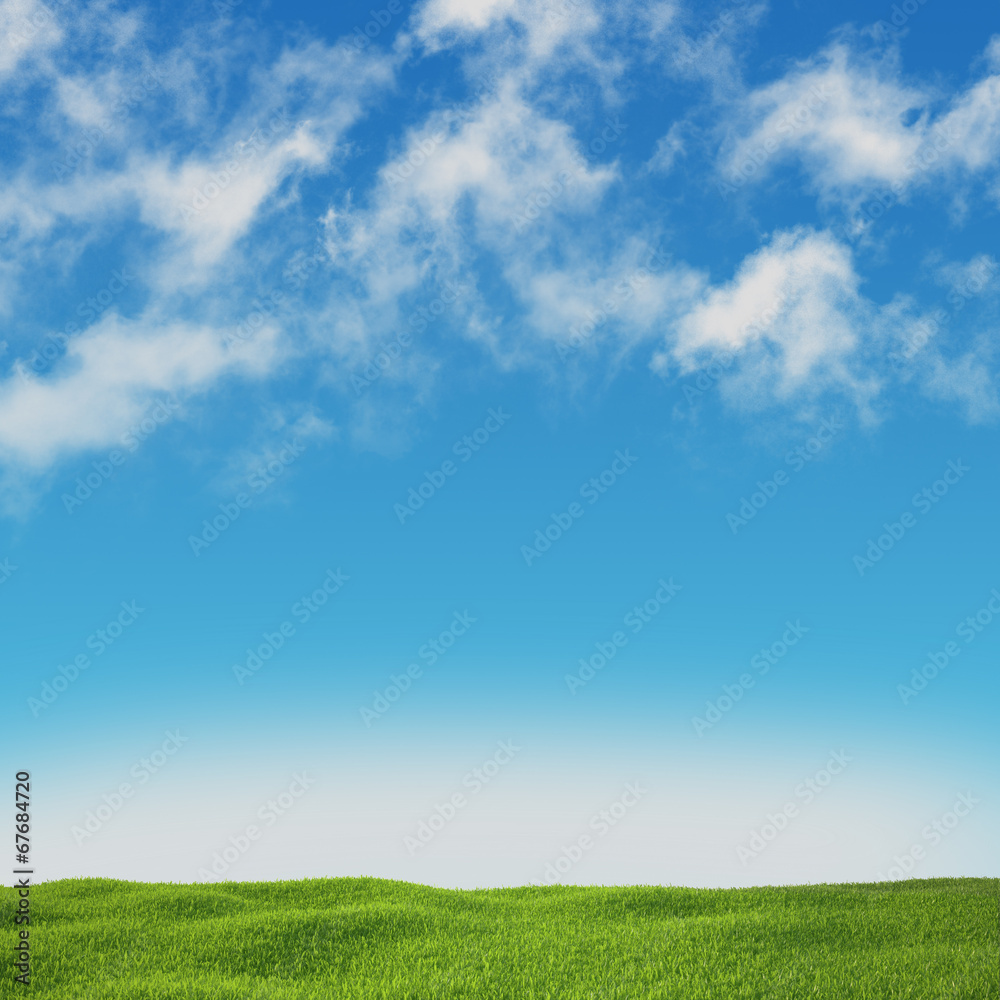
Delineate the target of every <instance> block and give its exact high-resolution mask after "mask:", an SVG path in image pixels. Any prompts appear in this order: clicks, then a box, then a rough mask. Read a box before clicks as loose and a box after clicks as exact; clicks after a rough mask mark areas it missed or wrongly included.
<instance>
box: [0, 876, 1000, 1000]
mask: <svg viewBox="0 0 1000 1000" xmlns="http://www.w3.org/2000/svg"><path fill="white" fill-rule="evenodd" d="M2 892H3V904H4V912H5V919H4V922H3V931H2V935H0V936H2V939H3V950H4V955H5V956H6V958H5V969H4V978H3V985H2V986H0V995H2V996H4V997H6V996H21V997H24V996H28V995H30V996H31V997H33V998H36V1000H43V998H44V1000H49V998H51V1000H76V998H81V1000H82V998H86V1000H125V998H128V1000H182V998H183V1000H307V998H308V1000H334V998H342V1000H431V998H438V997H441V998H475V1000H639V998H647V997H648V998H658V1000H659V998H662V1000H667V998H671V1000H709V998H711V1000H799V998H806V997H809V998H829V1000H903V998H905V1000H990V998H996V997H998V996H1000V982H998V975H1000V972H998V963H1000V941H998V933H1000V931H998V920H1000V911H998V898H1000V879H988V878H962V879H912V880H909V881H900V882H883V883H877V884H855V883H852V884H841V885H808V886H785V887H769V888H754V889H685V888H675V887H662V886H620V887H576V886H551V887H524V888H511V889H484V890H474V891H468V890H447V889H435V888H430V887H427V886H422V885H415V884H412V883H407V882H394V881H386V880H382V879H370V878H331V879H307V880H302V881H284V882H222V883H217V884H203V885H180V884H170V883H161V884H147V883H139V882H122V881H115V880H111V879H66V880H61V881H56V882H45V883H41V884H39V885H37V886H35V887H33V889H32V893H31V909H32V919H31V949H32V975H33V978H32V984H31V986H30V988H28V989H26V988H24V987H23V986H19V985H16V984H14V983H13V972H12V963H11V959H10V956H11V955H12V953H13V952H12V949H13V945H14V940H15V936H14V935H15V929H14V924H13V919H12V913H13V910H14V907H15V905H16V904H15V897H14V890H13V889H10V888H4V889H3V890H2Z"/></svg>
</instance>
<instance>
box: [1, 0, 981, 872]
mask: <svg viewBox="0 0 1000 1000" xmlns="http://www.w3.org/2000/svg"><path fill="white" fill-rule="evenodd" d="M372 11H374V14H373V13H372ZM366 32H367V33H366ZM998 32H1000V24H998V19H997V16H996V11H995V9H994V8H993V6H992V5H987V4H985V3H967V2H961V3H957V4H950V5H943V4H939V3H938V4H936V3H934V2H933V0H930V2H926V3H925V4H919V3H918V2H917V0H908V2H907V3H906V4H903V5H899V6H896V5H892V4H884V5H881V4H871V3H868V4H858V3H847V4H841V5H838V6H837V7H836V8H835V9H833V8H829V7H824V8H822V9H818V8H808V9H807V8H803V7H800V6H798V5H793V4H787V3H773V4H766V3H757V4H754V3H751V2H745V3H738V4H731V5H721V6H713V7H711V8H706V7H703V6H697V5H685V4H681V3H674V2H660V3H657V2H646V3H634V4H628V5H602V4H593V3H591V2H590V0H566V2H565V3H556V4H553V5H551V6H548V7H546V6H544V5H541V4H533V3H525V2H520V0H477V2H464V3H463V2H458V0H425V2H422V3H417V4H413V5H409V4H403V3H402V2H399V0H393V4H392V6H391V7H390V6H388V5H385V4H382V5H380V6H379V7H376V8H372V7H371V5H370V4H368V5H360V4H341V5H335V6H330V5H313V4H306V3H290V4H284V5H282V6H281V7H280V8H279V9H272V8H271V7H270V6H269V5H266V4H256V3H252V2H251V0H243V2H242V3H238V4H233V5H229V4H226V3H223V2H217V3H216V4H214V5H212V4H200V5H184V7H183V9H182V10H180V11H178V10H177V9H174V8H172V7H170V6H169V5H154V4H150V5H145V6H141V7H140V6H131V7H130V6H124V5H117V4H108V5H103V6H100V7H97V6H93V5H92V6H89V7H85V8H77V7H73V6H71V5H67V4H58V3H51V4H49V5H45V4H42V3H38V2H35V0H18V2H8V0H4V2H3V3H2V4H0V82H2V86H3V89H4V94H5V101H4V103H3V110H2V112H0V113H2V115H3V123H2V128H3V130H4V142H3V144H2V147H0V149H2V151H0V170H2V174H3V176H2V183H0V311H2V315H3V334H2V337H3V340H2V345H0V346H2V354H0V360H2V367H3V371H2V376H0V504H2V516H3V520H2V527H0V531H2V536H0V580H2V582H0V614H2V621H3V632H4V636H5V654H4V659H5V663H6V665H7V670H6V672H7V680H6V685H5V687H6V691H7V706H6V713H5V714H6V724H5V727H4V754H3V758H4V760H5V761H6V762H7V769H8V772H9V776H10V779H11V780H13V773H14V771H16V770H18V769H21V768H26V769H29V770H30V771H31V772H32V775H33V778H34V784H33V799H34V813H33V823H34V826H33V842H34V863H35V866H36V873H37V877H41V878H60V877H66V876H82V875H107V876H113V877H122V878H132V879H143V880H171V881H180V882H191V881H196V880H206V879H212V880H215V879H221V878H237V879H255V878H291V877H302V876H325V875H362V874H363V875H376V876H386V877H393V878H401V879H407V880H410V881H417V882H425V883H431V884H436V885H443V886H482V885H502V884H524V883H527V882H537V881H543V880H545V879H546V877H547V875H548V876H549V877H555V875H553V872H555V873H556V874H557V875H558V877H559V878H560V879H561V880H562V881H564V882H576V883H612V882H633V883H635V882H643V883H673V884H687V885H744V884H767V883H788V882H822V881H848V880H851V881H873V880H875V879H880V878H892V877H899V876H901V875H903V874H912V875H915V876H918V877H930V876H935V875H996V874H997V871H996V861H995V850H991V848H994V847H995V832H996V828H997V821H998V819H1000V808H998V804H997V803H998V795H1000V785H998V781H997V776H996V767H995V762H996V754H997V749H998V739H997V736H996V725H995V714H996V702H997V695H998V694H1000V682H998V680H997V672H996V663H997V656H998V653H1000V624H994V623H993V622H994V618H995V613H996V612H1000V568H998V565H1000V564H998V561H997V558H996V555H997V541H998V527H997V517H996V497H997V494H998V490H1000V473H998V471H997V466H996V454H997V436H996V431H997V418H998V416H1000V399H998V395H997V390H998V358H997V346H996V330H997V318H998V296H997V291H998V289H1000V264H998V262H997V259H996V250H997V239H996V233H997V212H998V207H1000V34H998ZM616 456H617V457H616ZM621 456H626V457H627V461H624V462H623V460H622V457H621ZM449 463H450V464H449ZM608 470H614V471H608ZM602 474H603V476H604V478H603V481H602V479H601V477H602ZM591 480H596V482H595V484H594V485H588V484H589V483H590V482H591ZM422 484H423V487H422ZM421 487H422V490H423V493H424V497H423V498H420V492H421ZM598 487H599V488H598ZM414 497H417V498H420V499H422V500H423V502H422V504H421V503H420V502H419V500H414V499H413V498H414ZM408 503H409V504H410V506H409V507H407V506H406V505H407V504H408ZM574 505H575V506H574ZM748 514H752V516H748ZM234 515H238V516H234ZM214 521H217V523H216V524H215V525H214V526H213V522H214ZM547 529H548V531H549V535H550V538H549V539H548V541H549V545H548V547H547V548H545V546H544V542H543V544H542V545H538V540H539V539H540V538H544V533H545V532H546V530H547ZM529 548H534V552H531V551H529ZM543 548H545V550H544V551H542V549H543ZM876 557H877V558H876ZM3 560H6V562H3ZM333 580H339V583H336V584H334V583H332V582H331V583H330V584H329V586H328V590H329V591H334V590H335V591H336V592H335V593H332V594H329V595H328V594H326V593H323V592H321V593H319V594H318V595H317V597H316V598H313V597H312V596H311V595H313V594H314V592H316V591H317V590H320V591H322V587H323V585H324V581H333ZM668 593H672V596H670V599H669V601H667V600H665V598H666V596H667V595H668ZM657 595H659V597H657ZM994 595H996V596H994ZM304 599H305V600H307V601H308V602H310V603H309V604H303V603H302V602H303V600H304ZM123 602H124V604H125V605H126V606H128V605H130V604H131V605H132V606H133V607H134V608H135V610H134V611H132V612H126V611H123V609H122V605H123ZM646 602H650V603H649V604H648V605H647V603H646ZM991 604H992V610H991ZM644 605H646V606H647V610H646V611H645V612H643V616H638V615H637V614H636V612H635V611H634V609H635V608H637V607H638V608H642V607H643V606H644ZM139 609H141V610H139ZM977 615H979V618H978V619H977V618H976V616H977ZM119 616H120V617H119ZM970 617H971V619H972V620H971V622H969V621H967V619H969V618H970ZM473 619H474V620H473ZM116 620H117V621H118V624H110V623H114V622H116ZM456 622H459V623H464V624H457V625H456V624H455V623H456ZM283 623H284V624H285V634H284V636H282V635H281V630H282V625H283ZM963 623H964V624H963ZM109 624H110V630H109ZM449 629H452V633H451V635H446V636H445V637H444V638H443V639H439V638H438V637H440V636H441V633H443V632H446V631H447V630H449ZM101 630H103V631H101ZM459 633H460V634H459ZM616 634H617V635H616ZM268 636H272V637H274V636H278V637H279V638H277V639H269V638H268ZM792 638H794V639H795V640H796V641H795V642H794V644H790V645H787V646H785V645H783V643H787V642H788V640H789V639H792ZM616 639H617V641H616ZM279 640H280V648H276V649H274V651H273V655H271V656H270V657H269V658H267V659H266V662H263V661H258V660H255V659H253V657H254V656H259V655H261V654H259V653H258V652H256V651H257V650H258V649H259V647H260V646H261V645H264V646H265V647H266V648H265V650H264V653H263V655H264V656H265V657H266V656H267V653H268V651H269V649H270V646H272V645H273V646H275V647H276V646H278V645H279ZM431 640H433V641H434V643H435V644H436V648H437V649H438V650H439V651H440V655H439V654H438V653H436V652H435V651H434V648H435V647H433V646H428V645H427V644H428V643H429V642H430V641H431ZM949 643H952V644H953V645H952V646H950V647H949V645H948V644H949ZM445 646H447V648H446V649H445ZM602 649H603V651H604V652H603V653H602ZM762 650H770V651H771V652H770V659H771V660H772V661H773V662H771V663H768V662H767V658H765V657H762V656H761V651H762ZM953 651H957V652H953ZM610 652H613V653H614V655H613V656H611V657H610V658H609V659H608V660H607V662H606V664H605V665H604V666H602V667H600V669H597V670H594V671H591V670H590V669H588V668H581V660H583V661H587V660H590V659H591V658H592V657H595V654H596V658H595V659H594V660H593V662H594V663H595V664H597V665H600V663H601V657H603V656H606V655H607V654H608V653H610ZM81 657H82V658H83V659H80V658H81ZM928 657H933V658H935V659H936V660H937V661H938V663H941V664H944V665H943V666H941V667H934V666H933V665H932V666H930V667H927V668H926V670H925V673H926V674H927V675H928V677H929V678H930V679H923V678H920V676H919V671H921V670H923V669H924V668H925V666H926V665H927V664H928ZM258 662H262V665H261V666H260V667H259V669H258V668H256V664H257V663H258ZM411 665H414V666H411ZM248 666H249V668H248ZM765 667H766V668H767V669H764V668H765ZM581 670H582V672H581ZM915 671H916V672H918V673H917V681H916V684H917V685H921V684H922V687H920V689H919V690H917V689H916V686H915V685H914V681H913V678H914V672H915ZM394 677H401V678H404V679H403V680H402V681H400V682H399V683H398V684H396V682H395V681H394V680H393V678H394ZM581 682H585V683H581ZM394 684H396V687H395V688H394V687H393V685H394ZM401 687H405V688H406V689H405V690H402V691H399V690H398V689H399V688H401ZM387 689H388V696H389V697H390V698H392V697H393V694H394V693H395V694H398V697H396V698H394V699H393V700H392V701H391V702H390V701H388V700H387V701H384V702H383V701H381V700H380V698H383V697H386V692H387ZM720 699H721V701H720ZM726 699H729V700H728V701H727V700H726ZM991 718H992V719H994V721H993V722H992V723H991V722H990V719H991ZM698 720H702V721H701V722H699V721H698ZM706 723H708V724H706ZM991 732H992V733H993V735H992V736H991V735H990V733H991ZM170 733H174V734H179V737H178V738H171V737H169V736H168V734H170ZM164 743H166V744H167V750H169V753H168V752H166V751H165V750H164V748H163V745H164ZM499 744H506V745H507V746H508V747H510V746H511V745H512V746H513V747H514V748H516V750H511V749H508V750H502V749H498V745H499ZM497 754H499V757H497V756H495V755H497ZM151 755H154V756H151ZM491 759H493V760H494V761H495V762H494V763H492V764H488V763H487V762H488V761H490V760H491ZM831 760H833V761H834V762H835V763H834V766H833V768H832V769H828V764H829V763H830V761H831ZM845 760H846V761H847V762H846V763H845ZM484 767H485V770H483V769H484ZM477 768H478V769H480V771H479V774H478V776H477V772H476V769H477ZM491 772H492V773H491ZM834 772H836V773H834ZM296 776H299V777H298V778H297V777H296ZM302 776H305V778H304V780H303V778H302ZM486 779H488V780H486ZM810 783H812V785H810ZM122 784H127V786H128V790H129V794H128V795H123V794H122V793H121V791H120V786H122ZM290 786H291V788H292V791H291V792H290V791H289V788H290ZM627 786H632V787H633V789H634V788H635V787H636V786H638V788H639V789H641V790H642V791H641V793H636V792H635V791H632V792H628V791H626V788H627ZM810 787H814V790H813V791H811V792H810V791H809V789H810ZM816 789H818V790H816ZM456 795H457V796H459V800H458V803H459V804H454V803H455V799H454V797H455V796H456ZM282 796H284V798H282ZM623 796H624V800H623ZM963 796H964V798H962V797H963ZM269 802H274V803H275V804H276V806H277V808H275V807H274V806H269V805H268V803H269ZM449 802H452V803H453V806H452V807H449V805H448V803H449ZM615 803H623V804H621V805H615ZM969 803H973V804H972V805H970V804H969ZM439 807H440V808H439ZM786 807H790V808H789V809H787V811H786ZM602 811H603V812H604V813H605V816H604V818H603V819H602V818H601V814H602ZM783 811H785V816H786V818H787V822H785V821H781V820H780V819H778V820H776V819H775V817H776V816H777V815H778V814H779V813H782V812H783ZM434 816H438V817H443V818H440V819H436V820H433V821H432V817H434ZM609 816H610V817H611V819H612V820H614V822H613V823H612V822H610V821H609V820H608V818H607V817H609ZM88 823H89V829H88ZM768 824H770V826H769V825H768ZM935 824H937V826H935ZM248 826H254V827H257V828H258V830H257V832H258V833H259V836H257V837H252V836H251V835H249V834H248V833H247V827H248ZM434 827H438V829H433V828H434ZM778 827H780V829H778ZM942 831H943V832H942ZM421 832H423V837H424V839H423V840H421V839H420V837H421ZM587 837H589V838H590V839H589V840H588V841H587V842H586V844H585V845H584V846H581V838H585V839H586V838H587ZM757 838H760V839H757ZM754 844H756V845H758V846H757V847H754V846H753V845H754ZM761 845H763V846H761ZM227 852H228V859H229V860H227ZM748 852H749V853H748ZM219 858H221V859H222V860H221V862H220V861H219V860H217V859H219ZM901 859H903V860H901ZM907 859H908V860H907ZM213 861H214V863H215V868H214V869H213V868H212V865H213ZM548 866H552V867H548Z"/></svg>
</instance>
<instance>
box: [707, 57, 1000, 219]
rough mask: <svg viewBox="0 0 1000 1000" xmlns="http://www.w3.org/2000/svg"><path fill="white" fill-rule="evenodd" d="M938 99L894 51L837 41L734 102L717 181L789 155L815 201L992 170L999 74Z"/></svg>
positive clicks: (998, 144)
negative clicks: (907, 75)
mask: <svg viewBox="0 0 1000 1000" xmlns="http://www.w3.org/2000/svg"><path fill="white" fill-rule="evenodd" d="M991 46H992V43H991ZM988 51H989V52H992V47H991V48H990V49H989V50H988ZM988 61H989V60H988ZM938 100H939V94H938V93H937V91H936V89H935V88H933V87H931V86H929V85H920V84H914V83H906V82H904V79H903V73H902V70H901V67H900V64H899V60H898V54H897V53H896V52H895V50H894V49H889V50H887V51H883V52H882V53H879V54H871V53H864V52H861V51H857V50H855V49H853V48H852V46H851V44H850V43H849V42H848V41H839V42H837V43H835V44H833V45H831V46H829V47H828V48H826V49H825V50H823V51H822V52H820V53H819V54H818V55H816V56H814V57H813V58H811V59H808V60H805V61H804V62H801V63H799V64H798V65H796V66H795V67H794V68H793V69H791V70H790V71H789V72H788V73H787V74H786V75H785V76H783V77H782V78H781V79H779V80H776V81H774V82H773V83H770V84H766V85H765V86H762V87H760V88H758V89H756V90H753V91H751V92H750V93H749V94H748V95H747V96H746V97H745V98H744V99H743V100H742V101H741V102H740V103H739V104H738V105H737V106H736V107H735V108H734V110H733V114H732V125H733V126H734V128H735V132H736V138H735V139H734V140H732V141H730V142H729V143H728V144H727V146H726V148H725V149H724V150H723V152H722V153H721V155H720V160H719V167H720V171H721V175H722V182H723V184H724V185H729V186H732V187H737V188H738V187H742V186H743V185H744V184H746V183H747V182H751V183H753V182H756V181H759V180H760V179H762V178H763V177H765V176H767V174H768V173H769V172H770V171H771V170H772V169H773V167H774V166H775V165H776V164H778V163H780V162H782V161H784V160H787V159H789V158H793V159H794V160H795V161H796V162H798V163H799V164H800V165H801V167H802V169H803V171H804V172H805V174H806V175H807V176H808V178H809V180H810V183H811V184H812V186H813V187H814V189H815V190H816V191H817V192H818V193H819V194H820V196H821V197H822V198H824V199H828V200H837V201H843V202H846V203H849V204H850V203H854V202H856V201H857V200H858V199H859V198H860V197H862V196H863V195H864V194H865V193H866V192H868V191H870V190H871V189H873V188H878V189H886V188H890V189H891V190H892V191H893V192H894V194H895V195H897V196H899V197H902V198H906V197H908V196H909V193H910V191H911V189H913V188H914V187H916V186H919V185H921V184H925V183H927V182H929V181H930V180H931V178H933V177H936V176H939V175H941V174H942V173H947V172H949V171H953V170H955V169H956V168H962V169H964V170H965V171H967V172H976V171H983V170H991V169H992V170H994V171H995V169H996V166H997V158H998V153H1000V75H997V74H993V75H989V76H986V77H984V78H983V79H981V80H979V81H978V82H976V83H974V84H972V85H970V86H969V87H968V88H967V89H966V90H964V91H961V92H959V93H957V94H956V95H954V96H953V97H952V98H951V100H950V102H949V104H948V105H947V106H946V107H945V109H944V110H943V111H942V112H941V113H938V114H936V115H935V114H933V113H932V109H933V108H934V106H935V104H936V102H938ZM748 124H749V128H748V127H747V125H748Z"/></svg>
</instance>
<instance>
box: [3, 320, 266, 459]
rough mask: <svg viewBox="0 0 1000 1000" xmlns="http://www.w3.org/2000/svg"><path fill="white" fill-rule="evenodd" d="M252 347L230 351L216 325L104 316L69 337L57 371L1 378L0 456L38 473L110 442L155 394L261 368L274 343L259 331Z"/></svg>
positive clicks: (185, 390) (194, 388) (181, 390)
mask: <svg viewBox="0 0 1000 1000" xmlns="http://www.w3.org/2000/svg"><path fill="white" fill-rule="evenodd" d="M255 340H256V348H255V350H252V351H251V350H242V351H240V352H238V353H236V352H233V353H230V352H229V351H227V350H226V348H225V347H224V346H223V343H222V339H221V337H220V336H219V335H218V333H217V332H216V331H214V330H211V329H208V328H205V327H195V326H190V325H185V324H181V323H164V324H163V325H161V326H157V327H154V328H151V327H150V326H149V325H146V324H142V323H135V322H132V323H130V322H127V321H124V320H121V319H119V318H118V317H117V316H116V315H114V314H108V315H106V316H105V317H104V318H103V319H102V320H101V321H100V322H99V323H97V324H96V325H95V326H94V327H92V328H91V329H90V330H89V331H88V332H87V333H86V334H85V335H82V336H80V337H77V338H74V339H72V340H70V341H69V344H68V346H67V350H66V356H65V358H64V359H63V360H62V362H61V364H60V365H59V366H58V367H57V369H56V371H55V373H54V375H53V376H52V377H49V378H45V379H40V378H36V377H33V376H31V375H26V374H23V373H20V374H13V375H9V376H8V377H7V378H6V379H4V380H2V381H0V457H2V459H3V461H4V462H5V463H10V464H13V465H18V466H25V467H27V468H29V469H32V470H35V471H41V470H42V469H44V468H45V467H46V466H48V465H50V464H52V463H53V462H55V461H56V460H57V459H59V458H61V457H62V456H64V455H66V454H68V453H71V452H73V451H80V450H87V449H93V448H101V447H107V446H110V445H113V444H115V443H116V442H117V441H118V439H119V437H120V436H121V434H122V433H123V432H124V430H125V429H126V428H127V426H128V425H129V424H130V423H131V422H133V421H135V420H136V419H137V418H138V417H140V416H141V415H142V413H143V412H144V410H145V409H146V407H147V406H148V404H149V402H150V400H151V399H152V398H154V397H155V396H157V394H159V395H163V394H172V395H180V396H183V395H186V394H188V393H190V392H195V391H200V390H204V389H205V388H207V387H208V386H210V385H211V384H212V383H213V382H214V381H215V380H217V379H218V378H219V377H220V376H222V375H223V374H225V373H228V372H236V373H243V374H257V375H262V374H264V373H265V372H266V371H267V369H268V368H269V366H270V365H271V364H272V362H273V360H274V357H275V354H276V350H277V345H276V344H275V342H274V337H273V335H272V336H270V337H269V336H268V335H267V334H266V333H264V332H261V333H259V334H258V335H257V338H255Z"/></svg>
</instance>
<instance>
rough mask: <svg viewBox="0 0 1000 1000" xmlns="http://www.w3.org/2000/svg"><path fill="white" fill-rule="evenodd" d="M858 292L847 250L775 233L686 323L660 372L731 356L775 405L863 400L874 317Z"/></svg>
mask: <svg viewBox="0 0 1000 1000" xmlns="http://www.w3.org/2000/svg"><path fill="white" fill-rule="evenodd" d="M859 285H860V279H859V277H858V275H857V273H856V272H855V270H854V264H853V261H852V258H851V252H850V250H849V249H848V248H847V247H846V246H844V245H843V244H842V243H840V242H838V241H837V240H835V239H834V238H833V237H832V236H831V235H830V234H829V233H824V232H814V231H812V230H810V229H796V230H792V231H787V232H780V233H777V234H775V235H774V236H773V238H772V239H771V241H770V243H768V244H767V245H766V246H764V247H762V248H761V249H760V250H758V251H757V252H756V253H754V254H752V255H750V256H749V257H747V258H746V259H745V260H744V261H743V263H742V264H741V265H740V267H739V268H738V269H737V272H736V274H735V276H734V277H733V279H732V281H730V282H727V283H726V284H724V285H719V286H715V287H712V288H710V289H709V290H708V291H707V293H706V294H705V295H704V297H703V298H702V300H701V301H700V302H699V303H698V304H697V305H696V306H695V307H694V308H693V309H692V310H691V311H690V312H688V313H687V314H686V315H684V316H683V317H682V318H681V319H680V321H679V322H678V323H677V325H676V329H675V332H674V334H673V336H672V338H671V340H670V341H669V343H668V344H667V346H666V348H665V349H664V350H663V351H661V352H660V353H659V354H658V355H657V356H656V357H655V358H654V367H655V368H657V369H659V370H661V371H669V370H670V367H671V364H672V363H674V364H676V365H677V366H678V367H679V368H680V370H681V371H682V372H691V371H694V370H695V369H697V368H698V367H699V366H700V365H702V364H704V363H706V362H707V361H709V360H710V359H711V358H712V357H713V355H717V354H734V353H735V354H737V355H738V356H739V362H738V365H737V370H738V371H740V372H741V373H742V376H743V381H744V384H747V382H748V381H752V382H753V383H754V385H755V386H756V387H757V391H759V390H760V389H765V388H766V394H768V395H771V396H773V397H776V398H777V399H782V400H788V399H790V398H791V397H792V396H793V395H794V394H795V393H799V392H803V391H804V392H805V393H806V394H811V393H813V392H815V391H816V390H817V389H820V388H825V387H829V386H835V387H837V388H840V389H846V390H849V391H850V392H852V393H855V394H861V395H867V394H868V393H870V392H871V389H872V386H871V384H870V381H869V380H868V378H866V377H865V376H863V375H861V374H859V372H858V371H856V370H855V368H854V364H853V356H854V355H855V353H856V352H857V350H858V348H859V346H860V339H861V331H862V329H863V327H864V322H865V320H866V319H867V318H868V317H870V315H871V313H872V311H873V310H872V307H871V304H870V303H869V302H867V300H865V299H864V298H863V297H862V296H861V295H860V293H859V290H858V289H859Z"/></svg>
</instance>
